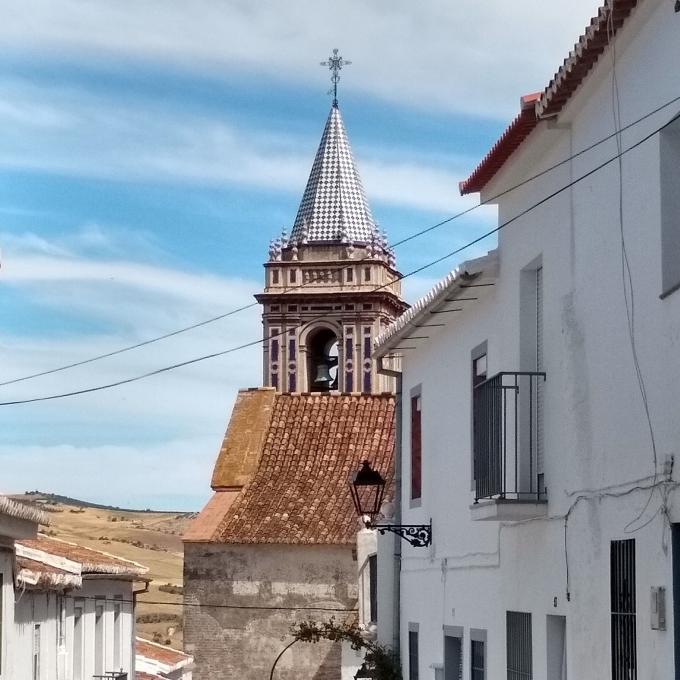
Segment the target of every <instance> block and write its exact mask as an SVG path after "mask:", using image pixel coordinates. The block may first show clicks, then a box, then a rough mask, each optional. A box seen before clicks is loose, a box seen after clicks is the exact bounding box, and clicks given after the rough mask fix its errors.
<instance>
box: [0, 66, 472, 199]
mask: <svg viewBox="0 0 680 680" xmlns="http://www.w3.org/2000/svg"><path fill="white" fill-rule="evenodd" d="M0 94H1V95H2V98H3V99H5V100H7V101H12V102H15V103H16V106H17V107H18V108H19V109H21V110H22V111H25V112H26V117H25V118H14V117H12V116H8V114H7V112H6V111H3V109H2V108H1V107H0V165H4V166H5V167H11V168H30V169H36V170H42V171H48V172H57V173H64V174H69V175H82V176H89V177H98V178H107V179H113V180H119V181H126V182H131V181H147V182H148V181H151V182H180V183H190V184H202V185H211V186H224V185H227V184H231V185H236V186H248V187H256V188H259V189H264V190H268V191H271V190H272V189H274V190H279V191H285V192H291V193H295V194H299V193H300V191H301V189H302V187H303V186H304V183H305V181H306V179H307V174H308V173H309V169H310V165H311V158H310V154H309V153H308V152H306V151H305V152H301V150H300V149H301V148H303V149H305V150H306V149H307V148H314V145H315V144H316V143H317V140H316V139H313V140H312V139H311V138H310V139H305V140H300V139H299V138H297V137H294V136H289V137H287V136H286V135H281V134H274V133H273V132H272V131H271V130H261V129H253V128H246V129H243V128H242V127H239V126H237V125H235V124H230V123H229V122H225V121H224V120H222V119H217V118H211V117H208V116H207V115H203V116H200V115H189V114H186V113H180V112H174V113H173V112H172V111H168V110H165V109H162V108H160V107H158V106H157V105H154V104H153V103H150V102H148V101H135V102H128V103H125V104H124V103H121V102H120V101H116V100H115V99H114V98H113V97H110V96H106V95H94V94H91V93H88V92H86V91H84V90H74V89H73V88H58V87H53V88H48V89H43V88H38V87H36V86H34V85H31V84H30V83H28V82H26V81H22V80H16V79H15V80H11V79H6V80H4V81H0ZM45 118H49V119H51V120H53V121H55V124H54V125H53V126H44V125H42V124H41V123H36V122H35V121H36V120H38V121H42V120H43V119H45ZM3 130H4V132H2V131H3ZM301 141H304V142H305V143H304V144H301ZM355 151H356V152H357V156H358V157H359V164H360V171H361V174H362V176H363V178H364V182H365V184H366V190H367V192H368V194H369V195H370V196H371V198H372V200H374V201H375V202H376V203H383V204H386V205H392V206H400V207H408V208H415V209H418V210H426V211H434V212H442V211H456V210H459V209H461V208H463V207H468V206H470V205H472V204H473V203H474V199H471V198H469V197H460V196H459V195H458V191H457V181H458V180H459V179H460V178H461V177H463V176H464V173H463V171H462V170H461V168H462V167H463V165H464V164H465V165H468V166H469V165H470V161H469V160H467V162H466V161H464V160H463V159H461V158H459V157H451V158H450V159H449V160H450V163H449V164H448V166H447V164H445V162H444V161H445V157H443V156H442V155H441V154H438V156H437V158H436V159H433V162H432V163H428V162H427V156H426V155H424V154H423V153H422V152H421V153H418V154H412V153H410V152H407V151H405V150H403V151H402V152H401V154H400V153H399V150H398V149H394V148H392V149H390V150H388V151H386V152H385V157H381V151H380V149H378V148H375V147H371V148H367V149H366V150H362V149H361V148H359V149H356V150H355Z"/></svg>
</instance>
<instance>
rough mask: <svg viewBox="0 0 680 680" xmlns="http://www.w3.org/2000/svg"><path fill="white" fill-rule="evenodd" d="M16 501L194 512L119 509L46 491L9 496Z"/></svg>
mask: <svg viewBox="0 0 680 680" xmlns="http://www.w3.org/2000/svg"><path fill="white" fill-rule="evenodd" d="M10 498H13V499H15V500H17V501H28V502H29V503H39V504H40V503H63V504H64V505H72V506H74V507H79V508H97V509H99V510H120V511H122V512H160V513H163V514H168V513H170V514H173V515H186V516H187V517H195V516H196V514H197V513H196V512H186V511H179V510H178V511H173V510H151V508H145V509H143V510H142V509H140V508H121V507H120V506H118V505H103V504H102V503H92V502H91V501H82V500H80V499H78V498H71V497H70V496H62V495H61V494H58V493H48V492H47V491H37V490H36V491H25V492H24V493H23V494H14V495H12V496H10Z"/></svg>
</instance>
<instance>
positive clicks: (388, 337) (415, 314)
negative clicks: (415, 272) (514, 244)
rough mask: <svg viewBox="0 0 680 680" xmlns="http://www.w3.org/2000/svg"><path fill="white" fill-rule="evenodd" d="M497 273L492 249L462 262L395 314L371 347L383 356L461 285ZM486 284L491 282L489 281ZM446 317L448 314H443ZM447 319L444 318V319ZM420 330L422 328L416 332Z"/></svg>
mask: <svg viewBox="0 0 680 680" xmlns="http://www.w3.org/2000/svg"><path fill="white" fill-rule="evenodd" d="M497 273H498V254H497V251H496V250H492V251H489V252H488V253H487V254H486V255H484V256H483V257H478V258H475V259H474V260H466V261H465V262H462V263H461V264H460V265H459V266H458V267H456V268H455V269H454V270H453V271H451V272H449V273H448V274H447V275H446V276H445V277H444V278H443V279H441V280H440V281H438V282H437V283H436V284H435V285H434V286H433V287H432V288H431V289H430V290H429V291H428V292H427V293H425V295H423V297H421V298H420V299H419V300H417V301H416V302H415V303H414V304H413V305H412V306H411V307H410V308H409V309H407V310H406V311H405V312H404V313H403V314H402V315H401V316H399V317H397V318H396V319H395V320H394V321H393V322H392V323H391V324H390V325H389V326H388V327H387V328H386V329H385V330H384V331H383V332H382V333H380V335H378V337H377V338H376V339H375V343H374V346H375V349H376V351H377V352H378V355H379V356H384V355H385V353H386V351H387V350H388V349H391V348H392V347H393V346H394V344H395V343H397V342H399V341H400V340H402V339H403V338H406V339H408V333H409V332H410V331H411V330H412V328H411V327H412V326H414V325H415V326H417V324H416V322H418V321H422V320H423V318H428V316H429V313H430V312H431V311H432V309H434V308H435V307H438V306H439V307H441V306H444V305H446V304H447V303H449V302H454V300H452V296H455V295H458V294H460V293H461V292H463V291H465V285H466V284H468V283H469V282H470V281H471V280H473V279H475V278H476V277H478V276H485V277H487V278H488V279H495V278H496V276H497ZM487 283H492V281H491V280H489V281H487ZM447 316H448V315H447ZM446 321H448V319H444V322H446ZM419 333H422V331H419Z"/></svg>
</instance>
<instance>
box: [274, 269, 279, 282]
mask: <svg viewBox="0 0 680 680" xmlns="http://www.w3.org/2000/svg"><path fill="white" fill-rule="evenodd" d="M278 282H279V270H278V269H272V283H273V284H274V285H277V284H278Z"/></svg>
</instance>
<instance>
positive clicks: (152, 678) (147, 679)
mask: <svg viewBox="0 0 680 680" xmlns="http://www.w3.org/2000/svg"><path fill="white" fill-rule="evenodd" d="M135 680H163V678H162V677H161V676H160V675H156V674H155V673H142V672H141V671H135Z"/></svg>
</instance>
